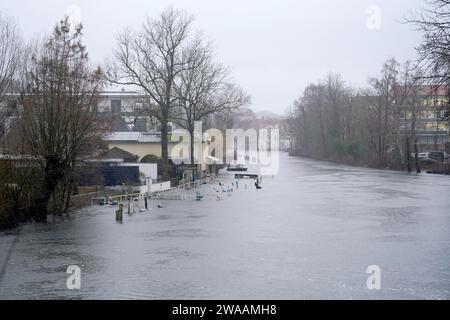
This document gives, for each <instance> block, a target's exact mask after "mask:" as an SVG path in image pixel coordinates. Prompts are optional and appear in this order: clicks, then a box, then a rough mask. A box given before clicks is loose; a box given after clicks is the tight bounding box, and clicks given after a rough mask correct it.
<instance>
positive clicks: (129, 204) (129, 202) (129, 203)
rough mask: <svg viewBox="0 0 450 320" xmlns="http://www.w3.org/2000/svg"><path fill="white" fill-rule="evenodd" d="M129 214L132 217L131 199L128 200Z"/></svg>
mask: <svg viewBox="0 0 450 320" xmlns="http://www.w3.org/2000/svg"><path fill="white" fill-rule="evenodd" d="M128 214H129V215H131V201H130V198H128Z"/></svg>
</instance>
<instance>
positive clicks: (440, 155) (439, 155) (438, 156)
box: [428, 151, 449, 162]
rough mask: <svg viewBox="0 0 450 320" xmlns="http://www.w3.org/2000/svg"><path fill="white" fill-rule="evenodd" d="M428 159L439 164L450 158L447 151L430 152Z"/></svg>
mask: <svg viewBox="0 0 450 320" xmlns="http://www.w3.org/2000/svg"><path fill="white" fill-rule="evenodd" d="M428 157H429V158H430V159H431V160H434V161H437V162H445V161H446V160H447V159H448V158H449V155H448V153H447V152H445V151H430V152H429V153H428Z"/></svg>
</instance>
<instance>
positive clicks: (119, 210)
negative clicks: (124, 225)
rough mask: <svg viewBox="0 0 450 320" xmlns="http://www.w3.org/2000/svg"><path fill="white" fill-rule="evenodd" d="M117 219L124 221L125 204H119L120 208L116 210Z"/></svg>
mask: <svg viewBox="0 0 450 320" xmlns="http://www.w3.org/2000/svg"><path fill="white" fill-rule="evenodd" d="M116 221H119V222H122V221H123V204H119V209H118V210H116Z"/></svg>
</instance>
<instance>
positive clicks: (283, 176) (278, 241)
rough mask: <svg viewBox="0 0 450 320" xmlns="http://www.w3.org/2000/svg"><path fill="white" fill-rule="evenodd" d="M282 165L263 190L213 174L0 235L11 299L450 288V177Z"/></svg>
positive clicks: (281, 295) (358, 294) (285, 295)
mask: <svg viewBox="0 0 450 320" xmlns="http://www.w3.org/2000/svg"><path fill="white" fill-rule="evenodd" d="M280 163H281V164H280V167H281V168H280V172H279V174H277V175H276V176H275V177H274V178H266V179H263V182H262V187H263V189H262V190H255V187H254V186H253V184H251V183H250V182H249V183H248V187H247V188H245V184H244V183H243V182H241V183H240V186H239V190H234V192H232V193H226V194H223V196H222V199H221V200H218V199H217V196H216V194H215V192H214V191H213V190H212V188H213V186H212V185H204V186H202V190H203V193H204V194H205V195H206V198H205V199H204V200H203V201H195V200H194V199H192V198H189V199H188V200H186V201H152V202H151V203H150V205H151V210H150V211H149V212H147V213H136V214H134V215H132V216H128V215H126V214H125V217H124V222H123V224H119V223H116V221H115V220H114V210H115V208H112V207H96V208H88V209H85V210H82V211H80V212H77V213H74V214H72V216H71V218H64V219H57V220H54V221H50V222H49V223H48V224H46V225H40V224H27V225H24V226H21V227H20V228H19V229H16V230H13V231H9V232H3V233H0V250H1V252H0V268H2V269H1V272H2V273H1V274H0V279H1V282H0V299H17V298H18V299H449V298H450V178H449V177H447V176H431V175H426V174H422V175H415V174H405V173H399V172H391V171H384V170H372V169H366V168H354V167H348V166H343V165H337V164H332V163H327V162H318V161H313V160H307V159H300V158H291V157H288V156H287V155H286V154H282V155H281V159H280ZM221 179H222V180H223V181H224V183H229V181H230V180H229V179H230V175H229V174H227V173H223V174H222V175H221ZM157 204H162V205H163V208H161V209H158V208H156V207H157ZM50 220H51V219H50ZM69 265H78V266H79V267H80V270H81V289H80V290H69V289H67V287H66V280H67V278H68V277H69V274H67V273H66V269H67V267H68V266H69ZM372 265H376V266H379V268H380V270H381V277H380V278H381V290H369V289H368V288H367V284H366V282H367V279H368V277H369V274H367V273H366V270H367V268H368V267H369V266H372ZM2 266H3V267H2Z"/></svg>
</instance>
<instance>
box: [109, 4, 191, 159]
mask: <svg viewBox="0 0 450 320" xmlns="http://www.w3.org/2000/svg"><path fill="white" fill-rule="evenodd" d="M192 21H193V18H192V17H191V16H189V15H187V14H186V13H185V12H183V11H179V10H176V9H174V8H168V9H166V10H165V11H163V12H162V13H161V15H160V16H159V17H158V18H157V19H151V18H147V20H146V22H145V23H144V24H143V27H142V30H140V31H139V32H132V31H131V30H125V31H124V32H123V33H122V34H120V35H119V36H118V38H117V42H118V45H117V48H116V50H115V52H114V54H115V58H116V61H115V62H114V63H113V65H112V66H111V68H110V70H111V71H110V73H109V75H108V77H109V79H110V81H111V82H113V83H115V84H120V85H132V86H136V87H139V88H140V89H142V91H143V92H144V93H145V94H146V95H148V97H149V99H148V100H149V103H148V106H147V108H148V110H147V111H148V113H150V114H152V115H153V116H155V117H156V118H157V119H158V120H159V122H160V124H161V148H162V159H163V161H164V162H167V160H168V158H169V154H168V123H169V121H170V118H171V113H172V112H173V111H174V108H175V106H176V105H177V99H178V97H177V96H176V94H175V92H174V86H175V82H176V81H177V79H178V78H179V76H180V74H181V73H182V72H184V71H185V70H187V69H189V68H192V62H191V57H193V56H194V54H193V51H195V50H196V45H195V43H194V44H192V41H191V38H190V34H189V32H190V28H191V24H192ZM154 106H156V108H155V107H154Z"/></svg>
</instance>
